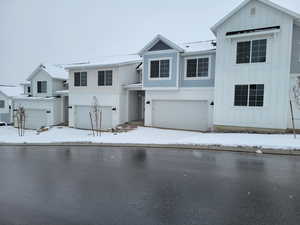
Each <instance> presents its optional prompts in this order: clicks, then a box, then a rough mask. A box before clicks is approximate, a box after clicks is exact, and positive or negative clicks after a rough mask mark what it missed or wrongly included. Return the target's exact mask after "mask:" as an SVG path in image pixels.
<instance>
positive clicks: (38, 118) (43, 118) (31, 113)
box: [15, 109, 47, 129]
mask: <svg viewBox="0 0 300 225" xmlns="http://www.w3.org/2000/svg"><path fill="white" fill-rule="evenodd" d="M15 126H17V120H16V119H15ZM43 126H44V127H46V126H47V114H46V110H41V109H25V128H26V129H39V128H41V127H43Z"/></svg>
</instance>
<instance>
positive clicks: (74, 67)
mask: <svg viewBox="0 0 300 225" xmlns="http://www.w3.org/2000/svg"><path fill="white" fill-rule="evenodd" d="M140 62H142V60H135V61H128V62H123V63H108V64H91V65H76V66H66V67H65V69H66V70H75V69H92V68H104V67H118V66H124V65H131V64H136V63H140Z"/></svg>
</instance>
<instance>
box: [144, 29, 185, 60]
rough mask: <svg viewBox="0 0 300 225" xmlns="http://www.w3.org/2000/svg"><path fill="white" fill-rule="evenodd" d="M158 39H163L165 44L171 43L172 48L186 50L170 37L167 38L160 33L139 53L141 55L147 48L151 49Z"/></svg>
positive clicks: (179, 50)
mask: <svg viewBox="0 0 300 225" xmlns="http://www.w3.org/2000/svg"><path fill="white" fill-rule="evenodd" d="M158 41H162V42H164V43H165V44H167V45H169V46H170V47H171V48H173V49H175V50H177V51H178V52H184V49H182V48H181V47H180V46H179V45H177V44H175V43H174V42H172V41H170V40H169V39H167V38H165V37H164V36H162V35H160V34H158V35H156V36H155V38H153V39H152V40H151V41H150V42H149V43H148V44H146V46H145V47H144V48H143V49H142V50H140V51H139V52H138V54H139V55H140V56H141V55H143V54H144V53H145V52H146V51H147V50H149V49H150V48H151V47H152V46H153V45H155V44H156V43H157V42H158Z"/></svg>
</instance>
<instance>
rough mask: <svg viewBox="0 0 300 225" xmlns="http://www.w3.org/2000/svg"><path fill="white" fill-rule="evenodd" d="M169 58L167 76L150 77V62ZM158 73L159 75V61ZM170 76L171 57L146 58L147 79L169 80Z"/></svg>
mask: <svg viewBox="0 0 300 225" xmlns="http://www.w3.org/2000/svg"><path fill="white" fill-rule="evenodd" d="M161 60H169V77H151V62H153V61H161ZM158 71H159V72H158V75H160V63H159V70H158ZM171 78H172V57H161V58H151V59H149V60H148V80H171Z"/></svg>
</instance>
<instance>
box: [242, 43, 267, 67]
mask: <svg viewBox="0 0 300 225" xmlns="http://www.w3.org/2000/svg"><path fill="white" fill-rule="evenodd" d="M266 58H267V39H261V40H253V41H242V42H238V43H237V54H236V63H237V64H243V63H260V62H266Z"/></svg>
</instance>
